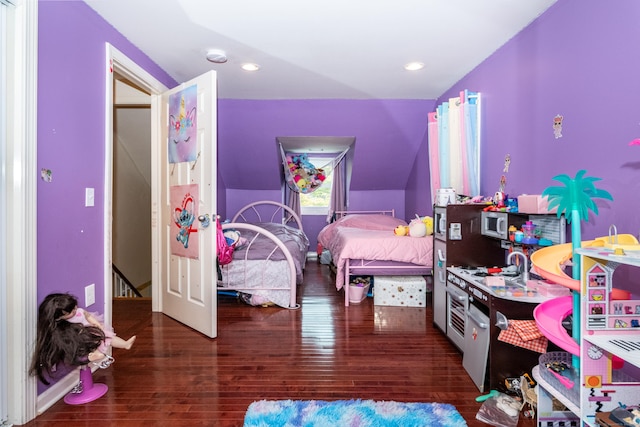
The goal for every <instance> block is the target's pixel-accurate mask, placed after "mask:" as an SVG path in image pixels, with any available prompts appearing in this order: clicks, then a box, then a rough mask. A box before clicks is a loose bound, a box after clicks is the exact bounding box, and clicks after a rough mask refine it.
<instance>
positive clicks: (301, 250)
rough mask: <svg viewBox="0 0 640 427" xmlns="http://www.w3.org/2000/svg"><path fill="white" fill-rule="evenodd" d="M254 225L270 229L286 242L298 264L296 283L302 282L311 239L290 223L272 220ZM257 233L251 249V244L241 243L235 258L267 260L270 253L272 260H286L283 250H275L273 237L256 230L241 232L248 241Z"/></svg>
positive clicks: (234, 255) (236, 249) (234, 254)
mask: <svg viewBox="0 0 640 427" xmlns="http://www.w3.org/2000/svg"><path fill="white" fill-rule="evenodd" d="M253 225H256V226H258V227H260V228H262V229H265V230H267V231H269V232H270V233H272V234H273V235H274V236H276V237H277V238H278V239H280V241H281V242H282V243H284V245H285V246H286V247H287V249H288V250H289V253H290V254H291V256H292V258H293V262H294V264H295V266H296V283H297V284H302V280H303V273H304V264H305V261H306V258H307V250H308V249H309V239H307V236H306V235H305V234H304V232H303V231H301V230H298V229H296V228H293V227H290V226H288V225H284V224H277V223H271V222H260V223H255V224H253ZM256 235H257V236H258V237H257V238H256V240H255V242H254V243H253V244H252V245H251V250H248V249H249V245H247V244H244V245H239V246H237V247H236V248H235V250H234V253H233V257H234V259H235V260H265V259H267V258H268V257H269V256H270V255H271V257H270V258H269V259H270V260H271V261H284V260H286V257H285V255H284V253H283V252H282V251H275V252H273V250H274V247H275V245H274V243H273V242H272V241H271V239H268V238H266V237H265V236H264V235H262V234H260V233H258V232H255V231H245V232H243V233H241V236H242V238H243V239H244V240H246V241H252V240H253V239H254V237H255V236H256ZM271 252H273V253H271Z"/></svg>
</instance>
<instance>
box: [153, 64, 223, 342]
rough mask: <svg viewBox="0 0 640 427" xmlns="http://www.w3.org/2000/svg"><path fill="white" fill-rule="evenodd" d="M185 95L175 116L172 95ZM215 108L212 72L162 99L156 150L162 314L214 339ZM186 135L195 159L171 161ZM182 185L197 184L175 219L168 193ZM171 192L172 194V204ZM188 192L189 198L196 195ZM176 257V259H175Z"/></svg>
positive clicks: (173, 96)
mask: <svg viewBox="0 0 640 427" xmlns="http://www.w3.org/2000/svg"><path fill="white" fill-rule="evenodd" d="M194 86H195V87H196V88H195V93H196V94H197V95H195V102H196V106H195V110H192V109H191V108H190V106H191V105H193V100H194V99H193V98H192V97H191V96H190V95H191V94H193V93H194ZM185 96H186V97H187V105H188V106H187V107H184V106H185V103H184V102H182V107H183V108H180V110H179V111H177V114H176V110H175V107H172V108H171V109H170V107H169V102H170V100H173V101H175V99H176V97H180V98H182V99H184V97H185ZM216 105H217V94H216V74H215V71H210V72H208V73H206V74H203V75H201V76H199V77H196V78H195V79H193V80H190V81H188V82H186V83H183V84H181V85H180V86H178V87H176V88H174V89H171V90H169V91H168V92H166V93H164V94H163V95H162V106H161V108H162V110H161V111H162V121H161V125H160V126H161V131H160V134H161V138H160V141H161V142H162V143H163V144H165V147H162V148H161V150H160V151H161V153H162V154H161V160H160V164H161V167H160V179H161V186H162V187H161V196H160V197H161V201H160V210H161V212H159V214H160V217H161V218H162V219H161V222H160V223H161V228H162V231H161V235H162V238H161V242H162V243H161V244H162V251H161V255H160V262H161V271H162V273H161V279H160V287H161V289H162V290H161V292H160V294H161V295H160V296H161V298H162V302H161V305H162V312H163V313H165V314H166V315H168V316H170V317H172V318H174V319H176V320H177V321H179V322H181V323H184V324H185V325H187V326H189V327H191V328H193V329H195V330H197V331H199V332H201V333H202V334H204V335H206V336H208V337H211V338H215V337H216V336H217V319H216V318H217V292H216V285H217V273H216V263H215V259H216V246H215V242H216V235H215V233H216V227H215V222H213V219H214V218H215V212H216V188H217V187H216V176H217V169H216V167H217V164H216V152H217V141H216V136H217V130H216V122H217V110H216ZM185 108H186V109H187V110H185ZM193 113H195V116H194V115H193ZM171 116H173V117H171ZM192 123H195V125H194V129H197V130H196V131H195V132H191V131H190V132H183V133H182V134H181V133H178V134H175V133H174V132H170V130H169V127H170V126H173V128H174V129H175V128H177V127H180V126H186V127H188V126H189V125H190V124H192ZM183 130H184V129H183ZM191 134H193V135H194V136H195V137H196V138H197V141H196V142H197V145H196V150H197V155H196V156H195V160H191V161H184V162H175V163H170V162H169V161H170V158H169V157H170V156H169V150H170V145H171V144H174V146H173V147H171V150H173V149H174V148H175V147H176V146H179V147H182V146H186V145H187V144H188V143H189V142H190V141H193V140H192V139H190V138H189V137H184V136H185V135H191ZM176 158H178V160H180V159H183V158H193V157H188V156H184V157H181V155H180V154H179V155H177V156H176V155H175V152H174V155H173V157H172V161H175V160H176ZM187 185H197V197H194V198H193V201H192V202H190V203H188V204H187V205H186V207H185V209H184V210H183V213H184V218H180V214H178V215H177V214H176V208H179V206H178V207H177V206H172V200H171V199H172V196H171V190H172V188H173V189H174V190H175V189H176V188H180V189H184V188H186V187H184V186H187ZM175 193H176V192H175V191H174V204H175ZM189 194H192V195H194V194H196V192H194V193H189ZM196 199H197V200H196ZM205 214H208V215H209V217H210V218H211V219H212V222H211V224H210V225H209V226H208V227H206V228H205V227H203V226H202V225H203V224H202V223H201V222H200V221H199V220H198V216H200V215H205ZM189 215H194V218H192V220H193V222H192V223H191V224H190V225H188V221H187V218H188V216H189ZM183 219H184V221H183ZM181 226H182V228H181ZM176 242H177V243H179V244H180V245H182V246H183V247H182V248H178V249H180V250H183V249H184V250H185V251H186V249H187V248H185V243H186V244H187V245H188V244H189V243H191V246H189V251H193V252H194V253H195V254H196V255H195V257H194V254H193V253H191V254H190V255H189V256H183V255H184V254H183V253H182V252H178V251H176V246H175V244H176ZM172 245H173V246H172ZM177 253H178V254H180V255H175V254H177Z"/></svg>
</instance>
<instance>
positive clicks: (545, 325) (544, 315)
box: [531, 235, 637, 356]
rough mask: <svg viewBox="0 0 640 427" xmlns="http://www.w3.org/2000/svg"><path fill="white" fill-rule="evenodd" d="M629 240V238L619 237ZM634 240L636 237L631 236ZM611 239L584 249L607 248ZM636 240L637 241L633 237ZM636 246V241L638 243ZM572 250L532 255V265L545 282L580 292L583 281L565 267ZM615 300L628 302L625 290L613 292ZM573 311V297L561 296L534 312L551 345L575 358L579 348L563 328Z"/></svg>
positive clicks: (559, 247)
mask: <svg viewBox="0 0 640 427" xmlns="http://www.w3.org/2000/svg"><path fill="white" fill-rule="evenodd" d="M618 237H627V235H623V236H618ZM630 237H633V236H630ZM608 239H609V238H608V237H599V238H597V239H595V240H590V241H585V242H582V245H581V246H582V247H589V246H605V243H606V242H607V240H608ZM633 239H634V240H635V238H633ZM636 243H637V240H636ZM572 254H573V247H572V244H571V243H563V244H560V245H554V246H548V247H545V248H542V249H538V250H537V251H535V252H534V253H533V254H531V264H532V265H533V267H534V268H535V271H536V273H537V274H539V275H540V276H542V277H544V278H545V279H547V280H549V281H551V282H554V283H557V284H558V285H562V286H565V287H567V288H569V289H571V290H573V291H576V292H580V281H579V280H576V279H574V278H572V277H571V276H569V275H567V274H566V273H565V272H564V270H563V269H562V266H563V264H565V263H566V262H567V261H569V260H571V256H572ZM612 298H613V299H626V298H628V295H627V293H626V292H624V291H620V292H619V293H618V292H616V290H615V289H614V292H613V293H612ZM572 312H573V297H572V296H567V297H559V298H554V299H551V300H548V301H545V302H543V303H541V304H539V305H538V306H537V307H536V308H535V309H534V311H533V317H534V319H535V320H536V324H537V326H538V329H539V330H540V332H542V333H543V334H544V336H546V337H547V339H549V341H551V342H552V343H554V344H555V345H557V346H558V347H560V348H562V349H563V350H565V351H568V352H569V353H571V354H573V355H577V356H579V355H580V346H579V345H578V343H577V342H576V341H575V340H574V339H573V338H572V337H571V335H569V333H568V332H567V330H566V329H565V328H564V327H563V326H562V321H563V320H564V319H565V318H566V317H567V316H568V315H570V314H571V313H572Z"/></svg>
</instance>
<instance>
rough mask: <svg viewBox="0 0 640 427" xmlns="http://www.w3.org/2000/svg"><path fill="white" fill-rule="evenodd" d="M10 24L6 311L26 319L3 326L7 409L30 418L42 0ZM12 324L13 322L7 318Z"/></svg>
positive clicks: (27, 3)
mask: <svg viewBox="0 0 640 427" xmlns="http://www.w3.org/2000/svg"><path fill="white" fill-rule="evenodd" d="M8 3H9V4H10V7H9V9H8V12H9V13H10V15H11V18H10V19H11V23H12V25H10V26H9V29H10V31H11V32H12V35H11V37H10V38H11V39H12V41H13V44H12V49H9V52H8V54H9V55H10V56H11V58H10V59H8V62H9V63H10V64H11V67H10V69H9V70H7V78H9V79H11V84H10V85H7V89H8V91H7V93H5V96H7V111H11V114H10V118H9V119H8V120H7V132H8V134H7V139H8V140H11V144H7V147H6V148H7V152H6V157H5V162H6V163H5V165H4V166H5V171H6V182H5V184H6V200H7V205H6V206H7V207H9V206H10V207H11V208H7V209H6V211H5V217H4V220H5V221H6V224H21V227H7V228H6V232H7V234H6V236H5V239H6V241H8V242H11V251H10V252H9V251H7V253H5V254H4V256H5V263H6V264H5V267H6V280H7V282H6V296H5V297H6V299H5V300H4V301H2V302H1V303H3V304H5V308H6V312H5V313H6V316H7V318H9V319H24V321H20V320H18V321H14V322H11V325H12V327H6V330H5V329H4V328H2V330H0V333H3V334H6V341H5V343H6V345H7V354H6V356H7V358H6V360H5V363H6V365H7V378H6V380H7V389H8V390H11V393H9V394H8V396H6V397H7V405H8V408H7V413H8V419H9V423H10V424H11V423H14V424H24V423H26V422H28V421H30V420H32V419H33V418H35V416H36V400H37V393H38V390H37V385H36V384H37V383H36V379H35V378H33V377H31V376H29V373H28V372H29V362H30V359H31V354H30V349H31V348H32V346H33V342H34V341H35V332H36V320H37V312H38V309H37V289H38V284H37V266H38V262H37V228H38V227H37V186H38V178H37V176H38V175H37V145H38V142H37V133H38V123H37V109H38V102H37V101H38V94H37V88H38V2H37V1H34V0H22V1H15V0H14V1H10V2H8ZM3 325H5V326H8V323H7V324H4V323H3Z"/></svg>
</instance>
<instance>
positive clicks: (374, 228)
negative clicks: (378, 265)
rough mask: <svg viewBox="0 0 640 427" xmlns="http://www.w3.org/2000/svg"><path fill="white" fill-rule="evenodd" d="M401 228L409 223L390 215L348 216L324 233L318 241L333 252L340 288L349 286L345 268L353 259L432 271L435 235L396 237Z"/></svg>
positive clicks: (328, 227)
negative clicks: (410, 266) (414, 266)
mask: <svg viewBox="0 0 640 427" xmlns="http://www.w3.org/2000/svg"><path fill="white" fill-rule="evenodd" d="M398 225H405V226H406V225H408V224H407V222H406V221H404V220H401V219H399V218H395V217H390V216H388V215H377V214H362V215H347V216H344V217H342V218H340V219H338V220H337V221H335V222H333V223H331V224H328V225H327V226H325V227H324V228H323V229H322V230H321V231H320V233H319V234H318V242H319V243H320V244H321V245H322V246H323V248H325V249H327V250H328V251H329V252H330V253H331V258H332V261H333V263H334V264H335V266H336V269H337V272H336V288H337V289H341V288H342V287H343V286H344V284H345V276H346V274H345V268H346V266H348V265H349V264H350V263H351V260H368V261H385V262H386V261H394V262H400V263H409V264H413V265H416V266H419V267H422V268H423V269H430V268H432V266H433V236H431V235H429V236H425V237H408V236H396V235H395V234H394V232H393V230H394V229H395V228H396V227H397V226H398ZM386 265H387V266H388V265H389V263H388V262H387V263H386ZM405 266H406V265H405ZM387 274H388V273H387ZM396 274H398V273H396ZM400 275H402V273H400ZM374 286H375V284H374Z"/></svg>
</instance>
